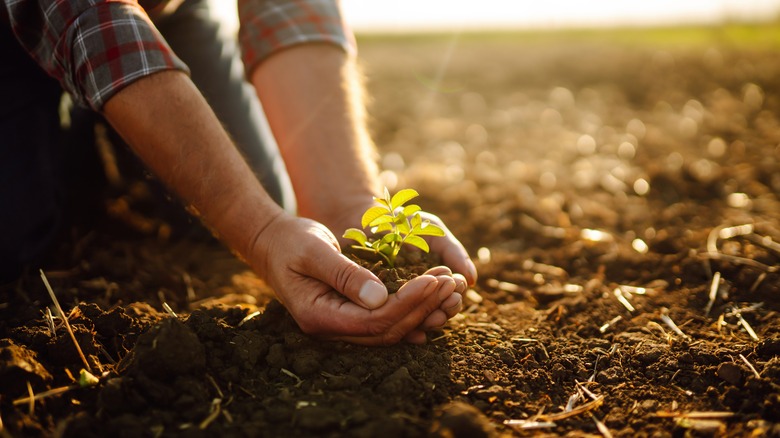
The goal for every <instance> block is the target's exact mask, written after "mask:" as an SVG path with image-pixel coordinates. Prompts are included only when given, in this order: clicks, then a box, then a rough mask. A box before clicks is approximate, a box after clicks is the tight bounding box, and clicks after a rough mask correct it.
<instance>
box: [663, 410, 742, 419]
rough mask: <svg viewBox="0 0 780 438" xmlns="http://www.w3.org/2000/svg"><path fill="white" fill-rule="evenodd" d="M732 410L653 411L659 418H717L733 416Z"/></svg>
mask: <svg viewBox="0 0 780 438" xmlns="http://www.w3.org/2000/svg"><path fill="white" fill-rule="evenodd" d="M734 415H736V414H734V413H733V412H728V411H690V412H669V411H658V412H656V413H655V416H656V417H659V418H693V419H707V418H710V419H717V418H722V419H725V418H731V417H733V416H734Z"/></svg>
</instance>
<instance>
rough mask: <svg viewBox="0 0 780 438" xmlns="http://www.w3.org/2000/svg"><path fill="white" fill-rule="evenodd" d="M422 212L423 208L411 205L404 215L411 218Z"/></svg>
mask: <svg viewBox="0 0 780 438" xmlns="http://www.w3.org/2000/svg"><path fill="white" fill-rule="evenodd" d="M420 210H422V208H420V206H419V205H417V204H409V205H407V206H406V207H404V215H405V216H407V217H411V216H412V215H413V214H415V213H417V212H418V211H420Z"/></svg>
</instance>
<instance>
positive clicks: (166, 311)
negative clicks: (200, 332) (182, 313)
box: [162, 301, 179, 318]
mask: <svg viewBox="0 0 780 438" xmlns="http://www.w3.org/2000/svg"><path fill="white" fill-rule="evenodd" d="M162 308H163V310H165V313H167V314H168V315H171V316H172V317H174V318H178V317H179V315H177V314H176V312H174V311H173V309H171V306H169V305H168V303H166V302H165V301H163V303H162Z"/></svg>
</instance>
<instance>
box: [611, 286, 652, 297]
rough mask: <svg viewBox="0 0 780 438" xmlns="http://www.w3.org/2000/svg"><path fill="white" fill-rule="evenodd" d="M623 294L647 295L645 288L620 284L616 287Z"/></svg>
mask: <svg viewBox="0 0 780 438" xmlns="http://www.w3.org/2000/svg"><path fill="white" fill-rule="evenodd" d="M618 287H619V288H620V290H622V291H623V292H625V293H629V294H634V295H647V288H645V287H640V286H631V285H630V284H621V285H619V286H618Z"/></svg>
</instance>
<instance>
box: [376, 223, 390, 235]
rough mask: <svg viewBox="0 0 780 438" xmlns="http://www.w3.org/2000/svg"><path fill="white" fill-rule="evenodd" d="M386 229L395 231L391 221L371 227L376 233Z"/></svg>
mask: <svg viewBox="0 0 780 438" xmlns="http://www.w3.org/2000/svg"><path fill="white" fill-rule="evenodd" d="M385 231H393V225H392V224H390V223H386V224H379V225H377V226H375V227H371V232H372V233H374V234H378V233H384V232H385Z"/></svg>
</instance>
